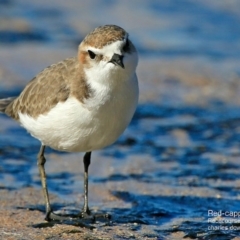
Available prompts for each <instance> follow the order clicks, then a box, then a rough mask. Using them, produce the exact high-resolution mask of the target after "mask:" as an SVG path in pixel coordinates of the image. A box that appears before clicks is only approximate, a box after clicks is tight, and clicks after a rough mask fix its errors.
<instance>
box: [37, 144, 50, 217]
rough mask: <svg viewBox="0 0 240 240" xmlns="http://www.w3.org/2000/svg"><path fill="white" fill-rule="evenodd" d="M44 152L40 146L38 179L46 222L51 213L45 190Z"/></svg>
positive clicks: (46, 190)
mask: <svg viewBox="0 0 240 240" xmlns="http://www.w3.org/2000/svg"><path fill="white" fill-rule="evenodd" d="M44 150H45V146H44V145H41V148H40V151H39V153H38V169H39V173H40V178H41V182H42V188H43V195H44V199H45V204H46V218H45V219H46V220H47V221H49V220H50V219H49V215H50V213H51V211H52V210H51V206H50V201H49V195H48V189H47V182H46V173H45V169H44V164H45V163H46V159H45V157H44Z"/></svg>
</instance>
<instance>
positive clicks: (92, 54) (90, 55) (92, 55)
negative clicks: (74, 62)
mask: <svg viewBox="0 0 240 240" xmlns="http://www.w3.org/2000/svg"><path fill="white" fill-rule="evenodd" d="M88 54H89V57H90V58H91V59H94V58H95V57H96V54H95V53H94V52H92V51H91V50H88Z"/></svg>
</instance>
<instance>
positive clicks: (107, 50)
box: [87, 38, 126, 56]
mask: <svg viewBox="0 0 240 240" xmlns="http://www.w3.org/2000/svg"><path fill="white" fill-rule="evenodd" d="M125 43H126V38H125V39H123V40H118V41H115V42H112V43H110V44H108V45H105V46H104V47H103V48H100V49H99V48H95V47H92V46H89V47H88V48H87V50H90V51H93V52H94V53H96V54H101V55H104V56H112V55H113V54H114V53H116V54H121V52H122V48H123V46H124V44H125Z"/></svg>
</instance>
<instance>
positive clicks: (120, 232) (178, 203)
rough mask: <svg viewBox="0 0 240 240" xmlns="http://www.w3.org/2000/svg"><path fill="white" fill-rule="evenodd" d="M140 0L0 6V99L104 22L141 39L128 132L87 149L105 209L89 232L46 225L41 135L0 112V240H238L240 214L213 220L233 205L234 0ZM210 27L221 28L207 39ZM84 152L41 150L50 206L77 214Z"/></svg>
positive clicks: (93, 194)
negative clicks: (136, 97)
mask: <svg viewBox="0 0 240 240" xmlns="http://www.w3.org/2000/svg"><path fill="white" fill-rule="evenodd" d="M139 2H140V3H141V6H139V7H138V8H135V7H134V6H133V5H134V4H133V3H127V2H126V1H122V2H121V3H120V2H117V1H113V2H112V4H110V3H108V4H105V5H104V8H103V10H102V13H103V14H102V15H100V14H99V13H98V11H99V6H101V4H104V2H103V1H88V3H81V5H80V4H79V2H78V1H73V0H71V1H68V4H66V2H65V1H57V2H56V1H51V2H48V1H41V3H32V2H31V1H27V0H24V1H22V3H14V2H12V1H2V2H0V13H1V14H0V16H1V17H0V22H1V23H2V24H0V98H2V97H6V96H12V95H16V94H18V93H19V92H20V91H21V89H22V88H23V86H24V85H25V84H26V83H27V82H28V81H29V80H30V79H31V78H32V77H33V76H34V75H36V74H37V73H38V72H39V71H41V70H42V69H43V68H44V67H46V66H48V65H50V64H52V63H54V62H57V61H60V60H61V59H64V58H66V57H69V56H73V55H75V54H76V49H77V45H78V43H79V42H80V41H81V39H82V37H83V36H84V35H85V34H86V33H87V32H88V31H89V30H91V29H92V28H93V27H95V26H97V25H100V24H105V23H109V22H111V23H115V24H118V25H121V26H123V27H125V28H126V29H127V30H128V31H129V32H130V33H131V36H133V38H134V39H135V41H136V43H137V46H138V48H139V52H140V61H139V67H138V76H139V82H140V92H141V95H140V101H139V106H138V109H137V112H136V114H135V116H134V119H133V121H132V123H131V124H130V126H129V128H128V129H127V130H126V131H125V132H124V134H123V135H122V136H121V137H120V139H119V140H118V141H117V142H116V143H115V144H114V145H112V146H110V147H108V148H106V149H103V150H101V151H97V152H94V153H93V156H92V164H91V166H90V186H89V188H90V190H89V191H90V207H91V209H92V211H93V212H99V211H100V212H101V211H103V212H107V213H109V214H111V215H112V221H111V222H110V223H109V224H105V223H106V222H97V223H95V224H91V225H92V226H94V227H95V228H94V229H93V230H90V229H87V228H81V227H79V226H75V225H74V224H72V223H66V222H65V223H62V224H57V223H56V224H55V223H54V224H47V223H46V222H45V221H44V216H45V215H44V199H43V196H42V190H41V184H40V178H39V175H38V169H37V165H36V155H37V153H38V151H39V142H38V141H37V140H34V139H33V138H31V137H30V136H29V135H28V134H27V133H26V131H25V130H24V129H22V128H21V127H20V126H19V125H18V124H17V123H15V122H14V121H13V120H10V119H8V118H7V117H5V116H3V115H0V239H14V240H15V239H19V240H20V239H51V240H52V239H235V240H236V239H240V238H239V235H240V234H239V233H240V227H239V222H240V217H238V216H217V213H219V212H220V211H222V212H233V213H238V212H240V201H239V200H240V195H239V193H240V190H239V189H240V173H239V169H240V163H239V158H240V135H239V134H240V127H239V126H240V111H239V109H240V94H239V91H240V81H239V80H240V79H239V78H240V75H239V63H240V57H239V56H240V55H239V54H238V53H239V52H240V50H239V49H240V47H239V44H238V42H239V41H238V40H239V38H240V37H239V36H240V31H239V28H238V27H237V25H234V24H233V23H235V22H238V18H239V9H240V8H239V5H238V3H237V2H234V1H233V2H231V3H229V2H228V4H227V1H223V2H225V4H223V3H222V4H221V3H219V1H212V2H211V3H208V1H196V3H195V4H196V5H195V6H194V4H193V5H192V4H190V3H188V2H186V3H184V4H183V8H182V9H179V7H177V6H176V5H174V3H169V5H168V4H167V3H165V4H163V3H161V4H160V3H155V1H152V2H150V3H151V4H150V3H145V2H144V1H139ZM45 4H47V5H45ZM154 4H155V5H154ZM150 5H151V6H150ZM184 7H185V8H184ZM6 9H7V10H8V11H6ZM184 9H185V10H184ZM123 12H124V14H125V17H124V18H123V17H122V13H123ZM3 13H4V14H3ZM80 13H81V14H80ZM183 13H184V14H183ZM197 14H199V18H201V19H204V18H203V17H205V18H206V19H207V20H206V21H204V20H202V21H200V22H197V21H196V20H197V17H196V16H197ZM96 15H97V16H98V18H96ZM173 16H177V19H178V21H174V18H173ZM210 16H214V17H215V18H214V19H215V21H216V23H215V22H214V19H212V18H211V17H210ZM63 19H64V24H61V25H60V23H63ZM222 19H223V20H222ZM193 20H195V21H196V22H194V21H193ZM221 21H222V22H221ZM234 21H235V22H234ZM214 24H216V25H218V24H221V26H222V28H221V29H218V28H217V29H215V30H214V31H215V34H212V35H211V32H212V31H213V30H212V29H213V27H214ZM229 26H232V27H231V29H230V28H229ZM186 29H187V30H186ZM229 29H230V30H229ZM6 30H8V31H6ZM9 30H11V31H9ZM186 32H187V33H186ZM146 33H147V34H146ZM207 34H208V35H207ZM231 34H232V35H231ZM13 36H14V37H13ZM191 36H192V37H191ZM226 36H228V39H226ZM228 43H229V44H228ZM227 46H228V47H227ZM229 46H230V47H229ZM231 47H232V48H233V49H232V48H231ZM82 157H83V154H82V153H79V154H65V153H59V152H55V151H52V150H51V149H48V150H47V154H46V158H47V164H46V169H47V177H48V184H49V191H50V196H51V201H52V204H53V208H54V210H55V211H57V212H60V213H62V214H64V213H69V212H70V213H72V212H73V213H77V212H78V211H80V210H81V207H82V204H83V163H82ZM213 211H214V212H215V213H216V215H215V216H212V215H211V213H212V212H213ZM238 220H239V222H237V221H238Z"/></svg>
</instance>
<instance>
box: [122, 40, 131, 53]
mask: <svg viewBox="0 0 240 240" xmlns="http://www.w3.org/2000/svg"><path fill="white" fill-rule="evenodd" d="M123 51H124V52H129V51H130V43H129V40H128V39H127V41H126V43H125V45H124V47H123Z"/></svg>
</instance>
